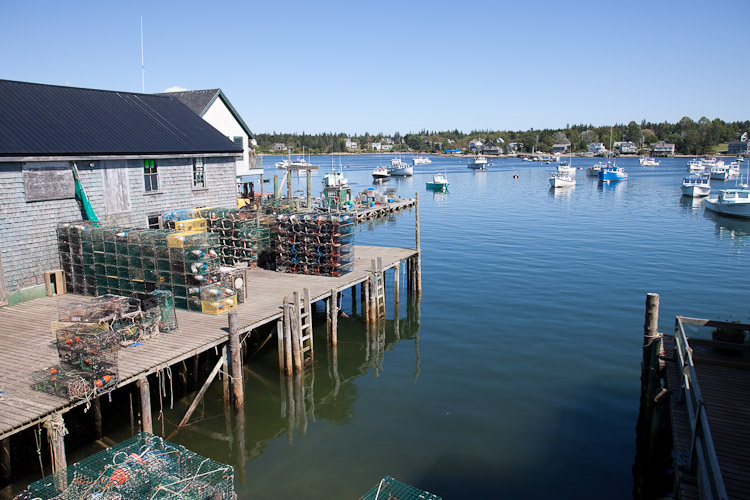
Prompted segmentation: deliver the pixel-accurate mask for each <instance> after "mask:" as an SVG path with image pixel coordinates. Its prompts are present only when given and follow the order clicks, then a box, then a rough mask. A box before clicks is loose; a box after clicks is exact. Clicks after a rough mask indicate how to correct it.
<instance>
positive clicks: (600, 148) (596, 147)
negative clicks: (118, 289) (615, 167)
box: [589, 142, 607, 156]
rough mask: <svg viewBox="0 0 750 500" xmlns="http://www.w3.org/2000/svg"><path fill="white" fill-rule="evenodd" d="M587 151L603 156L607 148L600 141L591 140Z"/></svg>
mask: <svg viewBox="0 0 750 500" xmlns="http://www.w3.org/2000/svg"><path fill="white" fill-rule="evenodd" d="M589 153H592V154H593V155H594V156H604V155H605V154H607V148H605V147H604V144H602V143H601V142H592V143H589Z"/></svg>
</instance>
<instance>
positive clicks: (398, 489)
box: [359, 476, 442, 500]
mask: <svg viewBox="0 0 750 500" xmlns="http://www.w3.org/2000/svg"><path fill="white" fill-rule="evenodd" d="M389 499H390V500H395V499H398V500H442V497H439V496H437V495H433V494H432V493H430V492H428V491H424V490H420V489H418V488H415V487H413V486H409V485H408V484H406V483H402V482H401V481H397V480H396V479H393V478H392V477H391V476H385V477H384V478H383V479H381V480H380V482H379V483H378V484H376V485H375V486H373V487H372V489H370V491H368V492H367V493H365V494H364V496H363V497H362V498H360V499H359V500H389Z"/></svg>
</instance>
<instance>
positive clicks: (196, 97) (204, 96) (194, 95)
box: [157, 89, 255, 139]
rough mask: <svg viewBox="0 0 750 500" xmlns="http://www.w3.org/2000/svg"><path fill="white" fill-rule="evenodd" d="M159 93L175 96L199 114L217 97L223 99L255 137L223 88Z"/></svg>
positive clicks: (245, 128) (250, 134)
mask: <svg viewBox="0 0 750 500" xmlns="http://www.w3.org/2000/svg"><path fill="white" fill-rule="evenodd" d="M157 95H164V96H170V97H175V98H177V99H179V100H180V101H182V103H183V104H184V105H185V106H187V107H188V108H190V109H192V110H193V111H194V112H195V114H197V115H198V116H203V115H204V114H205V113H206V111H208V108H210V107H211V104H213V102H214V101H215V100H216V99H221V100H222V102H224V104H225V105H226V107H227V108H229V111H230V112H231V113H232V115H233V116H234V119H235V120H237V123H239V124H240V126H241V127H242V129H243V130H244V131H245V133H246V134H247V136H248V137H250V138H251V139H254V138H255V137H254V136H253V133H252V132H251V131H250V127H248V126H247V124H246V123H245V121H244V120H243V119H242V117H241V116H240V114H239V113H238V112H237V110H236V109H234V106H232V103H231V102H229V99H228V98H227V96H226V94H224V92H222V91H221V89H207V90H185V91H182V92H161V93H159V94H157Z"/></svg>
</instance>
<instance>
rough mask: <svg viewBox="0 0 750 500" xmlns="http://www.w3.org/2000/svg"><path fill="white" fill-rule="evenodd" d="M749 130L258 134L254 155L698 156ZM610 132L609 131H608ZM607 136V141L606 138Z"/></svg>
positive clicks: (645, 126)
mask: <svg viewBox="0 0 750 500" xmlns="http://www.w3.org/2000/svg"><path fill="white" fill-rule="evenodd" d="M748 130H750V121H739V122H725V121H723V120H720V119H718V118H716V119H714V120H709V119H708V118H706V117H702V118H701V119H699V120H698V121H697V122H696V121H693V120H692V119H691V118H689V117H687V116H686V117H684V118H682V119H681V120H680V121H678V122H677V123H668V122H662V123H651V122H647V121H646V120H642V121H641V123H640V124H638V123H636V122H635V121H631V122H630V123H628V124H627V125H625V124H614V125H612V126H611V127H610V126H609V125H606V126H601V127H595V126H593V125H585V124H581V125H567V126H566V127H565V128H564V129H543V130H534V129H531V130H527V131H493V130H472V131H471V132H469V133H464V132H462V131H459V130H458V129H456V130H453V131H441V132H438V131H428V130H421V131H419V132H416V133H413V132H410V133H408V134H405V135H403V136H402V135H401V134H400V133H399V132H396V133H395V134H392V135H387V134H383V133H379V134H370V133H369V132H367V133H365V134H362V135H356V134H355V135H347V134H344V133H334V132H328V133H322V134H305V133H302V134H284V133H276V132H274V133H271V134H257V135H256V136H255V138H256V140H257V142H258V151H259V152H262V153H269V152H272V148H273V145H274V144H277V143H281V144H284V145H285V146H286V147H288V148H291V149H292V152H293V153H295V154H299V153H301V152H302V149H303V148H304V150H305V153H308V152H309V153H312V154H330V153H340V152H352V151H358V152H363V151H372V149H371V148H372V143H384V140H385V139H390V140H392V141H393V151H417V152H426V153H440V152H443V151H445V150H450V149H460V150H463V151H468V149H469V142H470V141H471V140H473V139H480V140H482V142H488V141H492V142H494V143H496V144H497V145H499V146H500V147H502V148H504V149H506V150H507V148H508V145H509V144H510V143H521V144H523V146H522V147H521V148H520V149H518V152H527V153H530V152H532V151H540V152H546V153H549V152H551V151H552V146H553V145H554V144H568V146H569V151H571V152H585V151H588V146H589V144H590V143H592V142H601V143H602V144H604V146H605V147H607V148H609V146H610V143H612V144H613V143H615V142H619V141H632V142H633V143H635V144H636V145H637V146H638V147H639V148H641V149H643V150H644V151H647V150H649V148H650V145H651V144H654V143H656V142H658V141H664V142H667V143H672V144H675V152H676V153H678V154H689V155H701V154H714V153H721V152H723V151H726V148H727V144H728V143H729V142H730V141H734V140H737V139H738V137H739V136H740V134H741V133H742V132H745V131H748ZM610 131H611V132H610ZM610 135H611V137H610ZM347 139H350V140H352V141H356V142H357V148H356V149H347V147H346V141H347Z"/></svg>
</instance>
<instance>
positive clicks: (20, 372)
mask: <svg viewBox="0 0 750 500" xmlns="http://www.w3.org/2000/svg"><path fill="white" fill-rule="evenodd" d="M415 254H416V250H412V249H405V248H389V247H370V246H355V247H354V270H353V271H352V272H351V273H349V274H345V275H343V276H339V277H325V276H308V275H299V274H284V273H276V272H272V271H266V270H263V269H251V270H249V271H248V279H247V287H248V288H247V292H248V293H247V297H246V299H245V303H244V304H240V305H239V306H238V307H237V312H238V320H239V329H240V332H241V333H244V332H248V331H250V330H251V329H253V328H256V327H259V326H261V325H263V324H266V323H269V322H271V321H274V320H275V319H276V318H278V317H280V316H281V304H282V301H283V298H284V296H291V295H292V294H293V293H294V292H295V291H298V292H302V290H303V289H304V288H309V289H310V295H311V298H312V301H313V302H317V301H318V300H321V299H324V298H326V297H329V296H330V294H331V291H332V290H335V291H341V290H344V289H347V288H350V287H351V286H353V285H355V284H357V283H360V282H362V281H365V280H366V279H367V277H368V276H369V274H370V263H371V261H372V259H377V258H382V259H383V263H384V264H383V266H384V268H385V269H387V268H391V267H395V266H396V265H397V264H399V263H400V262H401V261H402V260H405V259H408V258H410V257H412V256H414V255H415ZM85 300H89V299H88V298H87V297H80V296H75V295H58V296H52V297H44V298H41V299H37V300H33V301H30V302H24V303H21V304H18V305H14V306H6V307H0V389H2V390H4V391H5V392H6V393H7V398H6V399H5V400H3V401H0V439H4V438H6V437H8V436H10V435H12V434H14V433H16V432H19V431H21V430H23V429H26V428H28V427H31V426H33V425H36V424H37V423H39V422H41V421H43V420H45V419H46V418H48V416H49V414H50V413H52V412H54V411H67V410H68V409H69V408H72V407H73V406H76V405H78V404H82V403H81V402H71V401H68V400H65V399H62V398H59V397H56V396H53V395H51V394H46V393H43V392H39V391H34V390H32V389H31V387H30V385H31V374H32V373H33V372H34V371H36V370H41V369H45V368H47V367H49V366H51V365H55V364H57V363H58V356H57V350H56V348H55V346H54V344H53V342H52V341H53V337H52V333H51V323H52V322H53V321H57V306H58V304H60V303H64V302H72V301H85ZM177 322H178V330H177V331H176V332H173V333H169V334H162V335H160V336H159V337H157V338H154V339H150V340H148V341H145V342H144V343H143V345H141V346H138V347H127V348H122V349H120V352H119V355H118V358H119V359H118V365H119V371H120V384H119V387H122V386H123V385H126V384H129V383H131V382H133V381H135V380H137V379H139V378H141V377H144V376H146V375H150V374H153V373H156V372H157V371H159V370H162V369H164V368H166V367H168V366H171V365H174V364H175V363H178V362H180V361H182V360H185V359H188V358H190V357H192V356H194V355H196V354H199V353H201V352H204V351H207V350H208V349H211V348H213V347H214V346H218V345H220V344H222V343H224V342H226V341H227V338H228V319H227V315H226V314H221V315H218V316H214V315H209V314H201V313H196V312H188V311H184V310H178V311H177Z"/></svg>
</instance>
